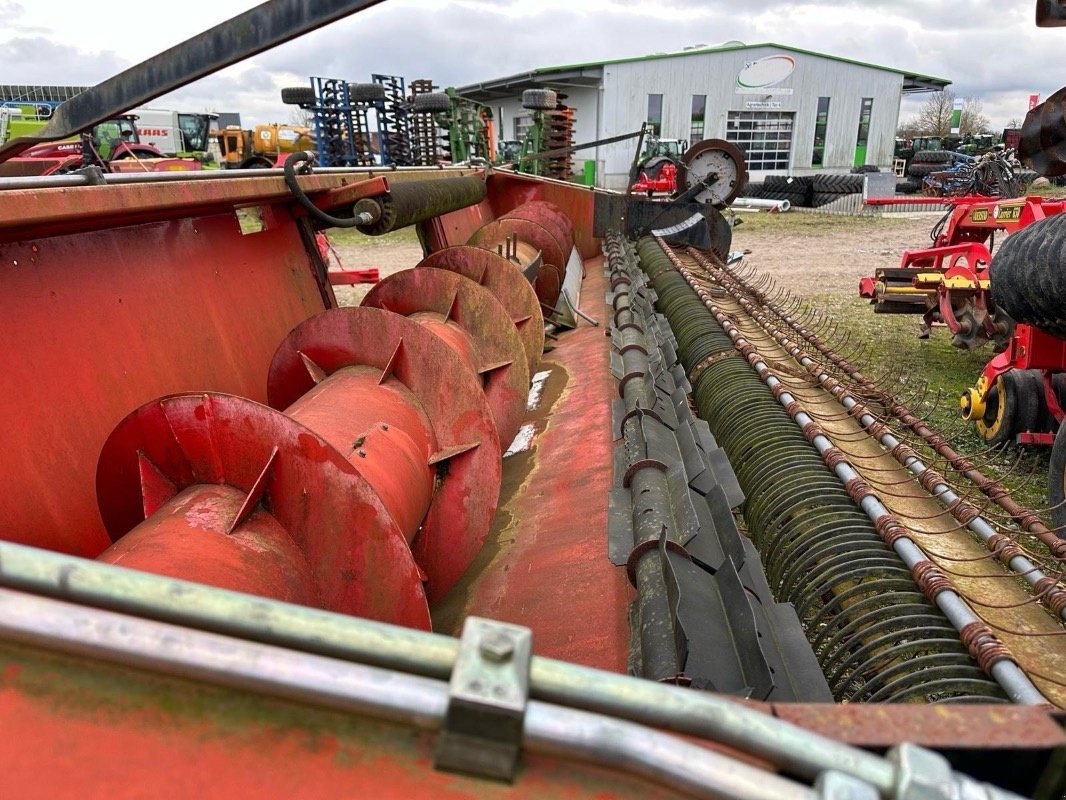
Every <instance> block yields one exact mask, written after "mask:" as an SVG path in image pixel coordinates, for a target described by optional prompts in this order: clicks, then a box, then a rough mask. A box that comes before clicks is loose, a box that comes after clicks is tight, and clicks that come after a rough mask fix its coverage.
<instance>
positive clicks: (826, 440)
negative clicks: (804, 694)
mask: <svg viewBox="0 0 1066 800" xmlns="http://www.w3.org/2000/svg"><path fill="white" fill-rule="evenodd" d="M664 248H666V249H664ZM640 256H641V261H642V266H643V267H644V269H645V270H646V271H647V272H648V274H649V275H650V276H651V278H652V282H653V285H654V287H655V289H656V292H657V294H658V297H659V300H658V306H659V308H660V309H661V310H662V311H663V312H664V313H665V314H666V316H667V317H668V319H669V320H670V324H671V327H672V329H673V330H674V332H675V334H676V335H677V339H678V344H679V347H678V350H679V354H680V357H681V363H682V364H683V365H684V367H685V369H686V371H687V373H688V375H689V378H690V380H691V382H692V385H693V397H694V399H695V402H696V405H697V408H698V409H699V410H700V413H701V415H702V416H704V418H705V419H707V421H708V422H709V423H710V425H711V430H712V432H713V433H714V435H715V437H716V438H717V439H718V440H719V442H720V444H721V445H722V447H723V448H724V449H725V450H726V452H727V453H728V454H729V458H730V461H731V462H732V463H733V464H734V465H735V468H736V473H737V477H738V479H739V480H740V484H741V486H742V487H743V489H744V492H745V495H746V497H747V500H746V502H745V504H744V507H743V512H744V518H745V521H746V523H747V528H748V533H749V535H750V536H751V537H752V539H753V541H754V542H755V544H756V546H757V548H758V550H759V552H760V554H761V556H762V558H763V561H764V563H765V564H766V570H767V575H768V577H769V579H770V584H771V587H772V588H773V590H774V592H775V596H776V597H777V598H778V599H779V600H791V601H792V602H794V603H795V605H796V609H797V612H798V614H799V616H800V619H801V620H802V621H803V622H804V624H805V627H806V630H807V634H808V638H809V639H810V641H811V643H812V646H813V647H814V651H815V653H816V654H817V655H818V658H819V662H820V663H821V666H822V669H823V671H824V672H825V674H826V677H827V679H828V680H829V684H830V686H831V688H832V689H833V692H834V695H835V696H837V698H838V699H848V700H872V701H878V700H887V699H890V698H892V699H911V700H913V699H924V700H926V701H930V702H941V701H953V700H959V699H973V698H977V697H980V698H984V699H986V700H987V699H995V698H1002V697H1004V695H1006V696H1008V697H1010V698H1011V699H1012V700H1014V701H1016V702H1026V703H1043V702H1047V701H1049V700H1050V701H1051V702H1054V703H1055V704H1057V705H1061V704H1062V703H1063V701H1064V699H1066V696H1064V687H1063V686H1062V684H1061V682H1060V681H1058V680H1057V679H1056V678H1055V677H1054V676H1055V673H1056V669H1055V667H1054V664H1055V663H1057V662H1056V660H1057V659H1059V658H1060V657H1061V656H1060V654H1058V651H1059V650H1060V649H1061V648H1062V647H1063V644H1061V643H1062V642H1063V633H1064V631H1063V628H1062V624H1061V622H1062V620H1061V617H1060V615H1061V613H1062V609H1063V607H1064V606H1063V598H1064V597H1066V596H1064V595H1063V587H1062V586H1061V585H1060V584H1059V582H1058V577H1059V575H1060V573H1061V570H1060V569H1059V568H1058V567H1059V564H1058V561H1059V559H1058V554H1057V552H1055V551H1053V552H1052V554H1051V556H1050V557H1049V556H1048V554H1047V553H1039V552H1038V553H1033V552H1030V551H1029V550H1027V549H1026V548H1025V547H1024V546H1023V545H1022V544H1021V543H1020V539H1019V537H1018V531H1017V529H1014V530H1013V531H1012V530H1010V529H1011V527H1012V526H1011V525H1010V524H1009V523H1006V524H1001V523H1000V522H998V521H997V520H996V519H995V518H994V517H992V516H990V515H989V514H988V511H987V509H985V508H979V507H978V506H977V505H975V504H974V503H973V502H971V501H970V495H978V496H979V495H980V492H982V491H983V492H986V493H987V494H988V495H989V497H990V498H992V497H994V498H995V499H996V501H997V502H999V503H1000V504H1001V505H1004V504H1005V505H1004V507H1006V505H1011V504H1012V502H1013V501H1009V498H1008V497H1005V496H1004V495H1005V493H1003V492H1002V490H1001V489H1000V490H999V491H995V490H993V488H992V486H991V484H992V482H991V481H989V480H988V479H987V478H984V477H983V476H980V474H979V473H977V471H976V467H975V466H974V465H973V463H972V462H970V461H968V460H966V459H963V458H962V457H960V456H959V455H958V454H957V453H955V452H954V451H953V450H951V449H950V447H949V446H948V445H947V443H946V441H944V440H943V438H942V437H939V436H938V435H937V434H935V433H934V432H932V431H931V430H929V429H928V427H927V426H925V424H924V423H922V422H921V420H920V419H918V418H917V417H916V416H915V415H914V414H913V413H911V412H910V410H909V409H908V408H907V407H906V406H905V405H904V404H903V403H902V402H901V401H899V399H898V398H895V397H892V396H891V395H889V394H888V393H887V392H885V391H883V390H881V389H880V388H879V387H875V386H874V385H873V383H872V382H870V381H869V380H868V379H866V378H865V377H864V376H862V375H861V373H859V372H858V370H856V369H854V368H853V367H852V366H851V365H850V364H849V363H848V362H847V360H846V359H844V358H843V357H841V356H839V355H838V354H836V353H835V352H834V351H832V350H831V349H830V348H829V347H828V346H827V345H826V344H825V343H824V341H823V340H822V338H821V337H819V336H818V335H816V334H815V333H814V332H813V330H812V329H811V324H810V321H807V322H806V323H804V322H800V321H797V320H796V319H795V318H794V316H793V314H794V307H795V301H794V299H793V298H787V297H784V296H782V295H779V294H776V293H773V292H769V291H767V287H768V282H767V281H765V279H763V280H761V281H757V279H755V278H753V276H751V275H742V274H741V270H738V269H736V268H726V267H725V265H724V264H722V263H721V262H720V261H719V260H718V259H716V258H714V257H713V256H710V255H708V254H706V253H701V252H699V251H694V250H689V251H687V252H675V251H672V250H669V248H668V247H666V246H665V244H664V243H662V242H655V241H652V240H644V241H642V243H641V245H640ZM815 343H817V346H815ZM804 347H810V348H811V350H812V351H813V352H814V355H813V356H812V355H811V354H809V353H808V352H806V351H805V350H804ZM892 418H895V419H896V420H897V422H898V423H902V425H899V426H898V427H900V428H902V429H903V431H906V432H907V433H908V434H910V435H904V433H903V432H902V431H900V430H896V429H895V428H892V427H890V423H889V420H890V419H892ZM908 429H909V430H908ZM913 433H919V435H921V436H925V437H927V440H928V447H929V448H930V449H933V451H934V452H933V457H934V458H937V457H942V458H943V459H944V460H945V461H946V462H947V463H948V464H951V465H953V466H954V468H955V469H956V471H957V472H958V474H959V475H960V476H962V477H964V478H969V479H970V480H971V483H970V488H969V489H968V490H966V491H964V490H961V489H957V488H956V487H954V486H953V485H952V484H951V483H950V482H949V481H948V480H947V479H946V478H945V477H944V476H943V475H941V474H940V473H939V472H937V471H935V470H934V469H933V468H932V467H930V466H929V465H928V464H927V463H926V461H927V460H928V457H925V456H920V455H919V452H918V451H917V450H916V449H915V448H916V447H920V446H922V445H921V444H919V443H922V444H925V442H926V439H919V438H918V437H917V436H914V435H913ZM912 444H913V445H914V447H912V446H911V445H912ZM827 468H828V469H827ZM991 502H992V501H991V499H990V500H988V501H986V503H987V504H989V505H990V504H991ZM1014 508H1015V510H1017V509H1018V507H1017V506H1016V505H1015V506H1014ZM1030 513H1031V512H1030ZM1027 516H1028V515H1025V514H1023V515H1020V516H1017V517H1015V518H1016V519H1021V520H1023V523H1024V522H1028V523H1030V527H1034V526H1033V525H1032V524H1031V523H1032V522H1033V521H1032V520H1031V519H1026V517H1027ZM1033 516H1035V515H1033ZM1042 538H1043V537H1042ZM1018 578H1024V580H1025V581H1027V582H1028V584H1029V586H1030V587H1031V589H1030V592H1028V593H1027V592H1025V591H1023V590H1022V589H1021V588H1020V586H1019V585H1018V584H1019V581H1018V580H1017V579H1018ZM1042 605H1043V607H1042ZM989 677H992V678H994V679H995V682H993V681H992V680H989ZM997 683H998V684H999V685H998V686H997V685H996V684H997Z"/></svg>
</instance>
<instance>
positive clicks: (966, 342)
mask: <svg viewBox="0 0 1066 800" xmlns="http://www.w3.org/2000/svg"><path fill="white" fill-rule="evenodd" d="M944 202H945V204H946V205H949V206H950V209H949V211H948V212H947V213H946V214H945V215H944V217H943V218H942V219H941V220H940V221H939V222H938V223H937V224H936V226H935V227H934V228H933V231H932V233H931V235H930V238H931V239H932V240H933V246H932V247H930V248H926V249H924V250H907V251H905V252H904V253H903V256H902V258H901V259H900V265H899V267H894V268H879V269H877V270H876V271H875V273H874V274H873V275H872V276H869V277H864V278H860V279H859V296H860V297H864V298H867V299H869V301H870V304H871V305H872V306H873V307H874V313H875V314H921V315H922V323H921V328H920V331H921V335H922V336H928V335H929V333H930V331H931V329H932V326H933V325H934V324H937V323H940V324H943V325H946V326H947V328H948V330H949V331H950V332H951V334H952V340H951V343H952V345H954V346H955V347H959V348H962V349H966V350H972V349H974V348H976V347H980V346H981V345H983V344H985V343H987V342H990V341H991V342H993V344H994V345H995V347H996V348H997V350H1002V349H1003V348H1005V347H1006V346H1007V343H1008V342H1009V341H1010V337H1011V334H1012V331H1013V321H1012V320H1011V319H1010V317H1009V316H1007V315H1005V314H1004V313H1003V312H1002V311H1001V310H1000V309H999V308H997V306H996V304H995V303H994V302H993V301H992V300H991V296H990V292H989V286H990V282H989V267H990V265H991V263H992V252H991V251H992V248H993V246H994V244H995V237H996V234H997V233H998V232H1003V233H1005V234H1011V233H1014V232H1016V231H1018V230H1021V229H1022V228H1025V227H1026V226H1028V225H1031V224H1032V223H1034V222H1036V221H1038V220H1042V219H1044V218H1046V217H1049V216H1054V215H1056V214H1061V213H1062V212H1063V210H1064V209H1066V202H1064V201H1062V200H1046V199H1044V198H1041V197H1024V198H1014V199H1009V200H1005V199H1000V198H989V197H959V198H952V199H945V200H944Z"/></svg>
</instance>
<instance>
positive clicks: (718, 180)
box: [678, 139, 748, 206]
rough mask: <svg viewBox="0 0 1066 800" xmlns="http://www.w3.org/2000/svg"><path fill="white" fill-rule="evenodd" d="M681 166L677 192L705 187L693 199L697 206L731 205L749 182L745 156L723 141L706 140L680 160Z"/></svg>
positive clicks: (694, 146)
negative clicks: (702, 204) (707, 204)
mask: <svg viewBox="0 0 1066 800" xmlns="http://www.w3.org/2000/svg"><path fill="white" fill-rule="evenodd" d="M681 164H682V167H683V169H681V170H679V175H678V178H679V180H678V184H679V186H678V189H679V190H680V192H681V193H682V194H684V193H685V192H687V191H689V190H690V189H692V188H694V187H697V186H701V184H702V188H700V190H699V191H698V192H697V193H696V194H695V195H693V196H692V198H691V199H692V200H694V201H696V202H697V203H710V204H711V205H714V206H725V205H728V204H729V203H730V202H731V201H732V200H733V198H735V197H736V196H737V195H738V194H740V190H741V189H743V188H744V184H745V183H747V181H748V172H747V169H745V166H744V154H743V153H742V152H741V151H740V148H739V147H737V146H736V145H735V144H732V143H731V142H726V141H724V140H722V139H704V140H703V141H702V142H697V143H696V144H694V145H692V147H690V148H689V149H688V150H686V151H685V155H683V156H682V157H681Z"/></svg>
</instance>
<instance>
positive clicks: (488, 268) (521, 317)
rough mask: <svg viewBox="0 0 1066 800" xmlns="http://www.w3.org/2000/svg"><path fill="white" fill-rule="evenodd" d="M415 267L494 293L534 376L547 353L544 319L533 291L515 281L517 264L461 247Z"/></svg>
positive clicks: (523, 283) (426, 259) (441, 252)
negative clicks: (455, 277)
mask: <svg viewBox="0 0 1066 800" xmlns="http://www.w3.org/2000/svg"><path fill="white" fill-rule="evenodd" d="M415 266H416V268H417V267H431V268H434V269H445V270H448V271H450V272H457V273H459V274H460V275H463V276H465V277H467V278H470V280H472V281H474V282H475V283H478V284H480V285H481V286H484V287H485V288H486V289H488V290H489V291H490V292H492V294H493V296H494V297H495V298H496V299H497V300H499V301H500V303H501V304H502V305H503V307H504V309H505V310H506V311H507V314H508V315H509V316H510V318H511V321H512V322H513V323H514V325H515V328H516V329H517V330H518V336H519V338H520V339H521V340H522V346H523V347H524V348H525V351H526V366H527V367H528V368H529V374H530V375H532V374H533V372H534V370H536V368H537V364H538V363H540V357H541V354H542V353H543V352H544V316H543V314H542V313H541V310H540V303H539V302H538V301H537V295H536V293H535V292H534V290H533V287H532V286H531V285H530V284H529V283H528V282H527V281H525V280H515V277H516V276H515V272H516V267H515V265H514V264H512V263H511V262H510V261H508V260H507V259H506V258H504V257H503V256H501V255H498V254H497V253H493V252H491V251H489V250H483V249H482V248H480V247H469V246H466V245H459V246H456V247H447V248H445V249H443V250H438V251H436V252H434V253H430V254H429V255H428V256H426V257H425V258H424V259H422V260H421V261H420V262H418V264H416V265H415Z"/></svg>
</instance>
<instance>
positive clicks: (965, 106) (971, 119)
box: [959, 97, 989, 136]
mask: <svg viewBox="0 0 1066 800" xmlns="http://www.w3.org/2000/svg"><path fill="white" fill-rule="evenodd" d="M982 109H983V105H982V104H981V101H980V100H978V99H977V98H976V97H967V98H966V99H965V100H964V101H963V103H962V120H961V122H960V123H959V134H960V135H961V136H966V135H968V134H976V133H989V127H988V125H989V122H988V117H986V116H985V115H984V114H982V113H981V111H982Z"/></svg>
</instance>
